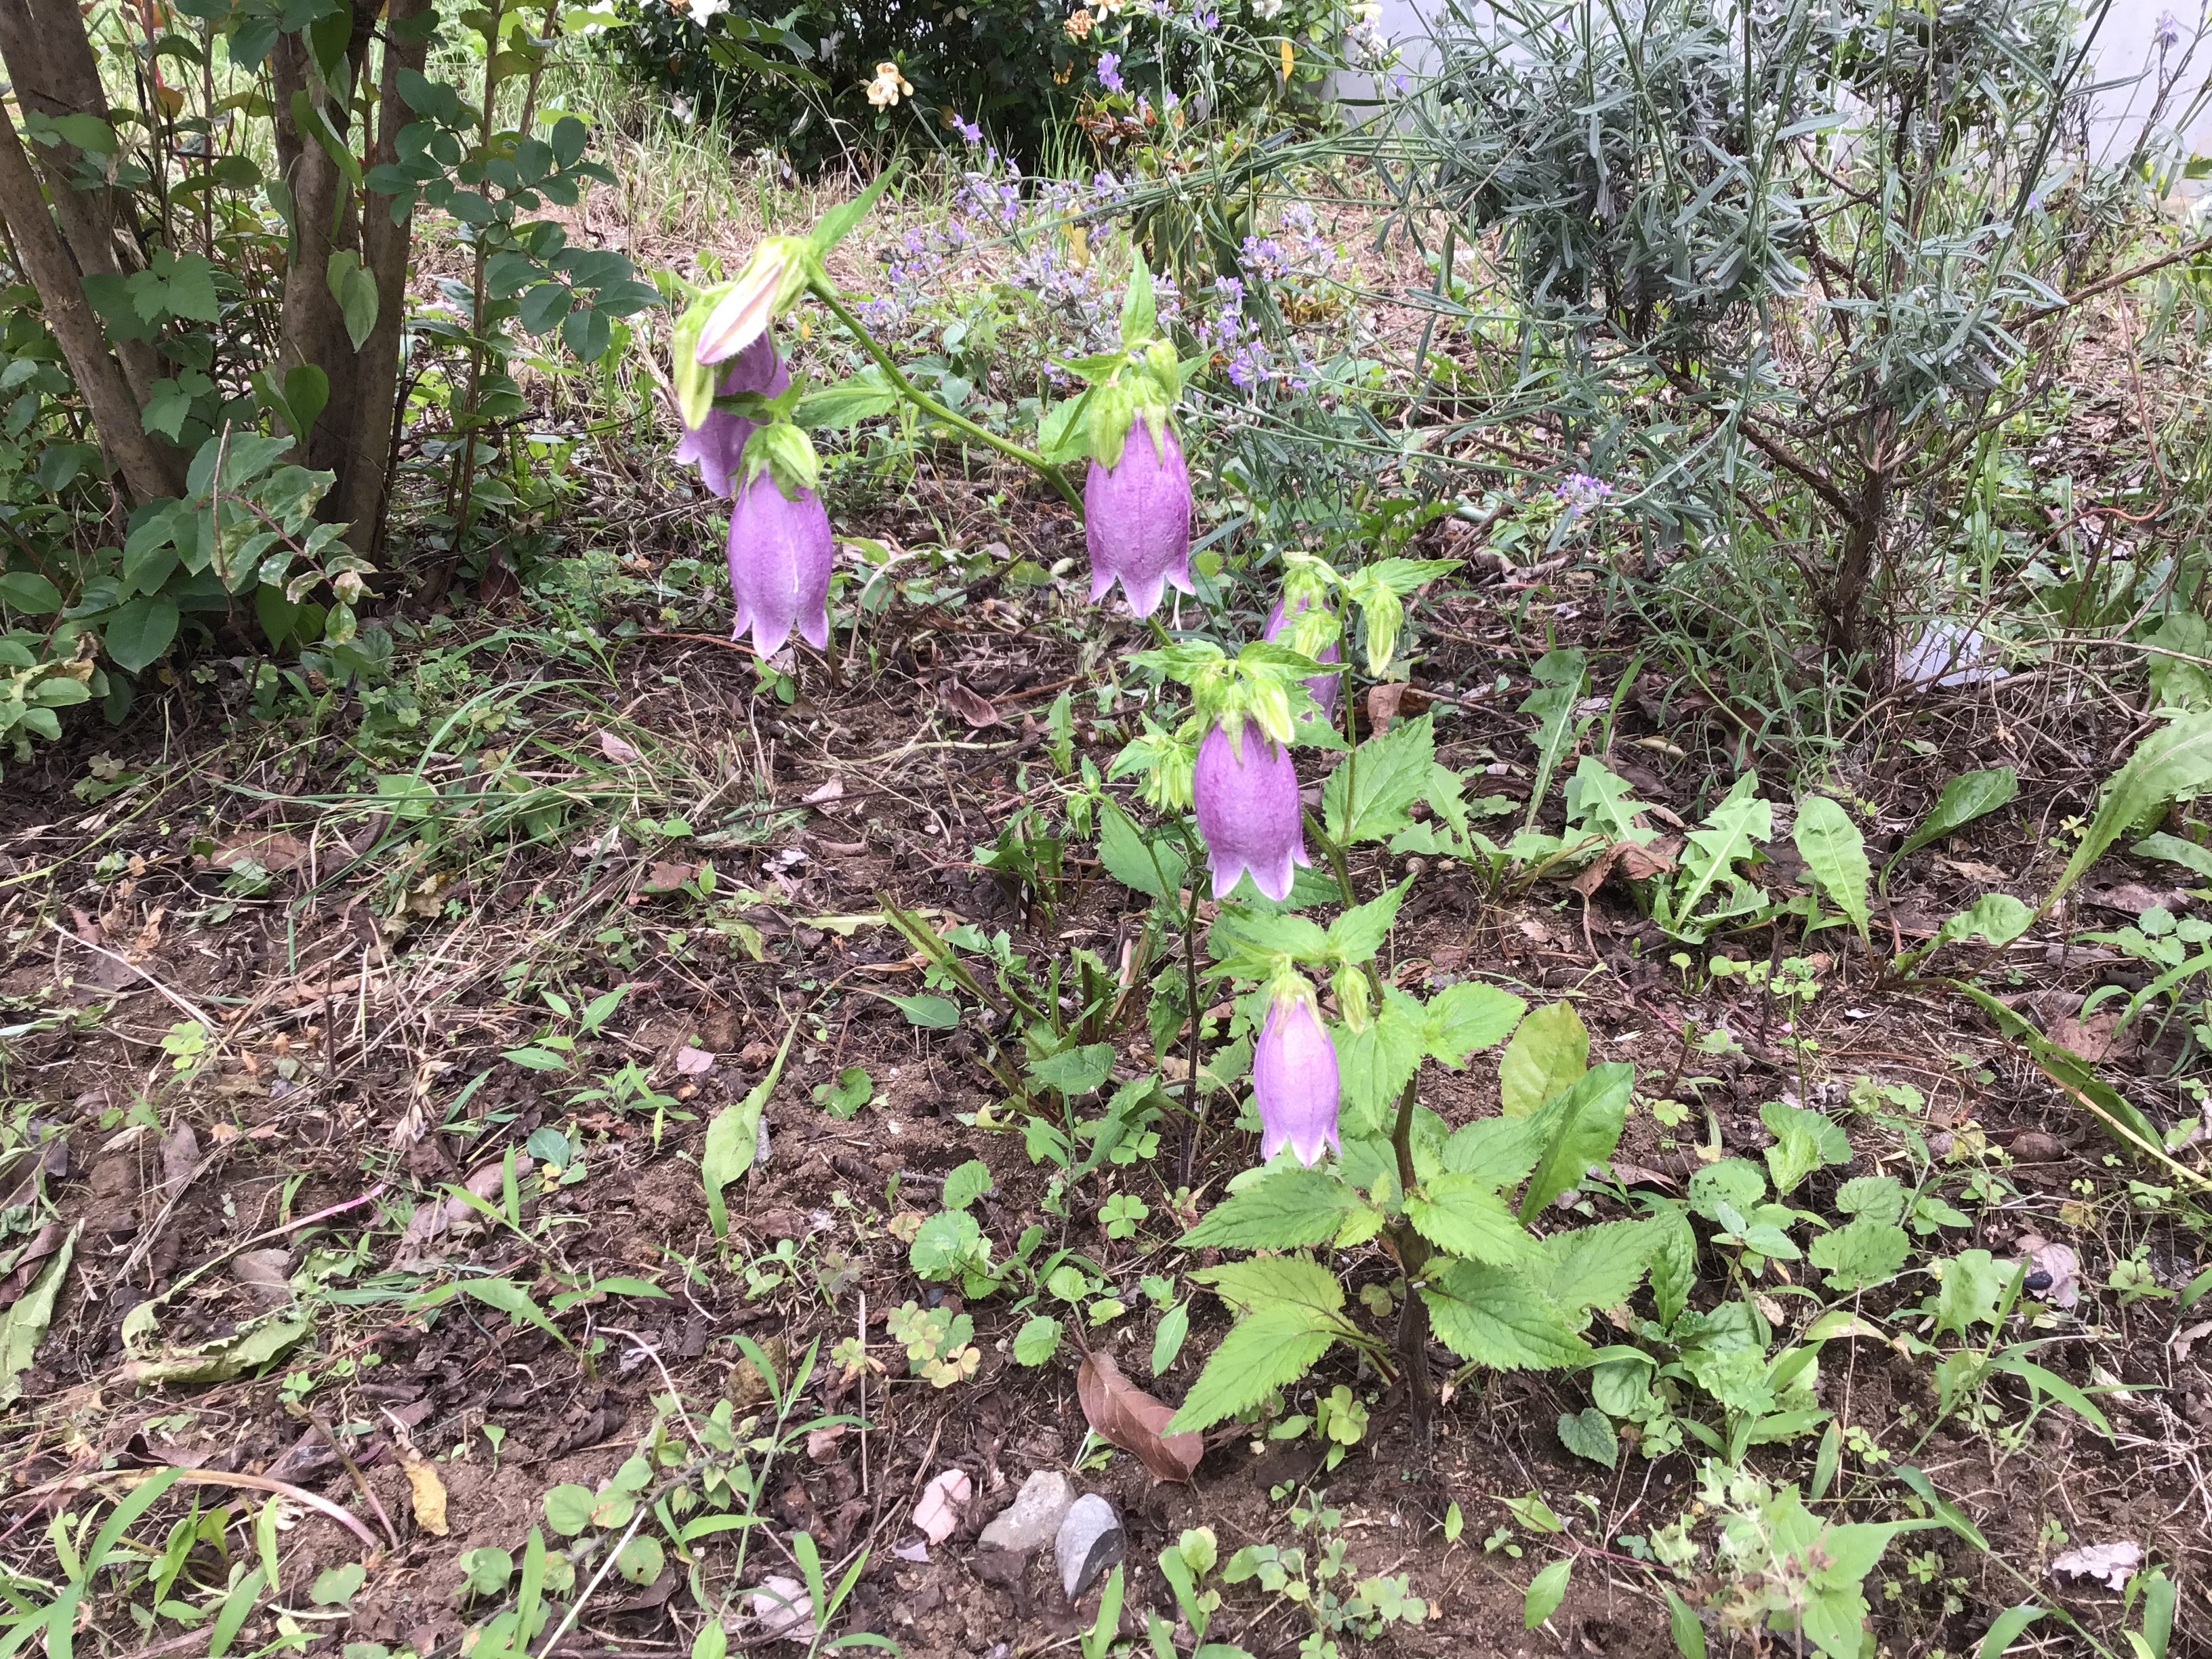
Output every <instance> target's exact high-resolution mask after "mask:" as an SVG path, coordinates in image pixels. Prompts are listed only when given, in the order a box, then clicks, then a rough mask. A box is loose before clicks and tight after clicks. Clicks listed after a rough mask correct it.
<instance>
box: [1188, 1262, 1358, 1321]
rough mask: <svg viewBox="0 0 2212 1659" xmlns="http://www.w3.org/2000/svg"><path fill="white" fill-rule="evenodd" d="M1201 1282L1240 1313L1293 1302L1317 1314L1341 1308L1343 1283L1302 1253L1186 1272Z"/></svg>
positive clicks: (1228, 1263)
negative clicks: (1279, 1303)
mask: <svg viewBox="0 0 2212 1659" xmlns="http://www.w3.org/2000/svg"><path fill="white" fill-rule="evenodd" d="M1188 1277H1189V1279H1191V1281H1192V1282H1193V1283H1194V1284H1198V1285H1206V1286H1207V1287H1209V1288H1210V1289H1211V1290H1212V1291H1213V1293H1214V1294H1215V1295H1216V1296H1218V1297H1220V1298H1221V1299H1222V1300H1223V1301H1224V1302H1225V1303H1227V1304H1229V1306H1230V1307H1231V1309H1232V1310H1234V1311H1235V1312H1236V1313H1237V1314H1238V1315H1239V1316H1243V1315H1245V1314H1249V1313H1255V1312H1257V1311H1258V1310H1260V1309H1261V1308H1263V1307H1267V1306H1270V1305H1272V1304H1275V1303H1278V1302H1288V1303H1295V1304H1297V1305H1298V1306H1300V1307H1303V1308H1305V1309H1307V1310H1310V1311H1312V1312H1314V1313H1316V1314H1334V1313H1339V1312H1341V1311H1342V1310H1343V1308H1344V1285H1343V1284H1342V1283H1341V1281H1340V1280H1339V1279H1338V1278H1337V1276H1336V1274H1335V1273H1333V1272H1332V1271H1330V1270H1329V1269H1328V1267H1324V1266H1322V1264H1321V1263H1320V1262H1318V1261H1313V1260H1311V1259H1310V1257H1306V1256H1303V1255H1271V1256H1255V1257H1253V1258H1252V1259H1251V1260H1249V1261H1225V1262H1223V1263H1221V1264H1220V1265H1219V1266H1218V1267H1201V1268H1200V1269H1199V1270H1198V1271H1197V1272H1195V1273H1191V1274H1189V1275H1188Z"/></svg>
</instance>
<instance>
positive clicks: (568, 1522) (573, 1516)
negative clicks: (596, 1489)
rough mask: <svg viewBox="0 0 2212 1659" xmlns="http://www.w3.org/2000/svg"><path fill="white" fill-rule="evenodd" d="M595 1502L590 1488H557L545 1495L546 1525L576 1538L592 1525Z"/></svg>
mask: <svg viewBox="0 0 2212 1659" xmlns="http://www.w3.org/2000/svg"><path fill="white" fill-rule="evenodd" d="M594 1501H595V1500H594V1499H593V1498H592V1489H591V1488H590V1487H589V1486H578V1485H576V1484H575V1483H574V1481H570V1482H568V1484H566V1485H564V1486H556V1487H554V1488H553V1489H552V1490H551V1491H550V1492H547V1493H546V1494H545V1498H544V1505H545V1524H546V1525H547V1526H549V1527H550V1528H553V1530H554V1531H556V1532H557V1533H559V1534H561V1536H562V1537H563V1538H574V1536H575V1535H576V1534H578V1533H580V1532H582V1531H583V1530H584V1529H585V1528H586V1527H588V1526H590V1525H591V1524H592V1504H593V1503H594ZM501 1588H504V1585H502V1586H501Z"/></svg>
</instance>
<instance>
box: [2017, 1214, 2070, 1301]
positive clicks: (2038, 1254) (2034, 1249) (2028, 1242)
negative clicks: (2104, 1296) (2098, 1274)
mask: <svg viewBox="0 0 2212 1659" xmlns="http://www.w3.org/2000/svg"><path fill="white" fill-rule="evenodd" d="M2020 1254H2021V1260H2022V1261H2026V1262H2027V1270H2028V1271H2029V1272H2030V1273H2048V1274H2050V1275H2051V1282H2050V1283H2049V1284H2048V1285H2045V1286H2044V1287H2043V1288H2042V1289H2041V1290H2039V1291H2029V1292H2028V1294H2030V1295H2031V1296H2033V1297H2035V1298H2036V1299H2037V1300H2038V1301H2040V1302H2048V1303H2050V1304H2051V1305H2052V1306H2053V1307H2057V1308H2070V1307H2072V1306H2074V1305H2075V1304H2076V1303H2078V1302H2080V1301H2081V1258H2080V1257H2079V1256H2077V1255H2075V1254H2074V1249H2073V1247H2072V1246H2071V1245H2068V1244H2053V1243H2051V1242H2050V1241H2048V1240H2047V1239H2045V1237H2043V1235H2042V1234H2040V1233H2022V1234H2021V1236H2020Z"/></svg>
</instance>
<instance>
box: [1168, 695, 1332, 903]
mask: <svg viewBox="0 0 2212 1659" xmlns="http://www.w3.org/2000/svg"><path fill="white" fill-rule="evenodd" d="M1240 736H1241V739H1242V740H1241V741H1235V742H1233V741H1231V737H1230V734H1229V732H1227V731H1226V730H1225V729H1224V728H1223V727H1222V726H1219V725H1218V724H1217V725H1216V726H1214V727H1213V728H1212V730H1211V731H1209V732H1207V733H1206V738H1205V740H1204V741H1203V742H1201V743H1200V744H1199V745H1198V761H1197V763H1196V765H1195V766H1194V767H1193V768H1192V770H1191V805H1192V806H1193V807H1194V809H1195V810H1196V811H1197V813H1198V833H1199V834H1200V836H1204V837H1205V839H1206V855H1207V859H1208V860H1209V862H1211V864H1212V866H1213V896H1214V897H1216V898H1225V897H1227V896H1228V895H1229V893H1230V891H1231V889H1233V888H1234V887H1235V886H1236V885H1237V878H1239V877H1241V876H1243V874H1244V873H1245V872H1247V871H1249V872H1251V875H1252V884H1253V885H1254V886H1255V887H1257V888H1258V889H1259V890H1261V892H1262V893H1265V894H1266V895H1267V896H1268V897H1269V898H1271V899H1274V900H1276V901H1277V902H1280V901H1282V900H1283V899H1285V898H1288V897H1289V896H1290V894H1291V866H1292V865H1294V864H1303V865H1310V864H1311V863H1312V860H1310V859H1309V858H1307V857H1306V839H1305V829H1304V824H1303V823H1301V822H1300V820H1299V815H1298V774H1297V767H1295V766H1294V765H1293V764H1292V763H1291V755H1290V751H1289V750H1287V749H1285V748H1283V747H1282V746H1281V745H1280V744H1275V743H1271V742H1270V741H1268V739H1267V734H1266V733H1265V732H1261V729H1260V726H1259V724H1258V722H1257V721H1254V720H1246V721H1245V722H1244V725H1243V730H1242V732H1241V734H1240Z"/></svg>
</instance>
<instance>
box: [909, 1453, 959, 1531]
mask: <svg viewBox="0 0 2212 1659" xmlns="http://www.w3.org/2000/svg"><path fill="white" fill-rule="evenodd" d="M974 1492H975V1486H974V1484H973V1483H972V1482H971V1481H970V1480H969V1479H968V1475H967V1473H966V1471H964V1470H962V1469H947V1470H945V1472H944V1473H943V1474H939V1476H938V1477H937V1479H935V1480H933V1481H931V1482H930V1483H929V1484H928V1485H927V1486H924V1487H923V1488H922V1489H921V1498H918V1499H917V1500H916V1501H915V1506H914V1513H913V1514H912V1515H910V1516H908V1517H907V1518H908V1520H909V1521H911V1522H914V1524H915V1528H916V1529H917V1530H919V1531H920V1532H921V1535H922V1536H923V1537H925V1538H927V1540H929V1541H930V1542H931V1543H933V1544H942V1543H943V1542H944V1541H945V1540H946V1539H948V1538H950V1537H951V1536H952V1534H954V1533H955V1532H956V1531H957V1530H958V1529H959V1526H960V1512H961V1510H963V1509H965V1508H966V1507H967V1505H968V1500H969V1498H970V1497H972V1496H973V1495H974Z"/></svg>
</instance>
